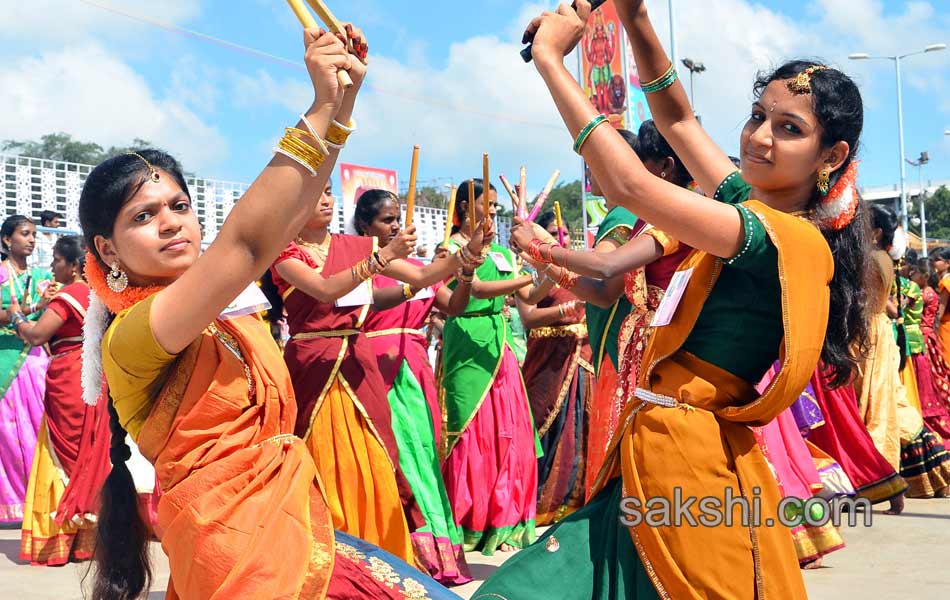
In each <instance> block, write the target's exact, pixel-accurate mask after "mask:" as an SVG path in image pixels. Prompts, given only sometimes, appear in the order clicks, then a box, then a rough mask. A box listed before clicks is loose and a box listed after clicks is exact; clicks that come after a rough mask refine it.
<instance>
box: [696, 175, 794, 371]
mask: <svg viewBox="0 0 950 600" xmlns="http://www.w3.org/2000/svg"><path fill="white" fill-rule="evenodd" d="M750 190H751V187H750V186H749V184H747V183H746V182H745V181H743V180H742V177H741V175H740V174H739V172H738V171H736V172H735V173H733V174H732V175H730V176H729V177H727V178H726V179H725V180H724V181H723V182H722V184H721V185H720V186H719V188H718V189H717V190H716V194H715V196H714V197H715V199H716V200H719V201H720V202H725V203H726V204H731V205H733V206H735V207H736V210H738V211H739V216H740V217H741V218H742V226H743V229H744V230H745V240H744V241H743V244H742V247H741V248H740V249H739V253H738V254H736V255H735V256H734V257H732V258H731V259H729V260H726V261H723V267H722V272H721V274H720V275H719V279H718V281H717V282H716V284H715V286H714V287H713V289H712V292H711V293H710V295H709V298H708V299H707V300H706V304H705V305H703V309H702V311H701V312H700V314H699V318H698V319H697V321H696V325H695V327H694V328H693V331H692V332H691V333H690V335H689V337H688V338H687V339H686V342H685V343H684V344H683V349H684V350H686V351H688V352H691V353H692V354H695V355H696V356H698V357H699V358H701V359H703V360H705V361H706V362H709V363H712V364H714V365H716V366H717V367H719V368H721V369H725V370H726V371H729V372H730V373H732V374H733V375H736V376H737V377H741V378H742V379H744V380H746V381H748V382H750V383H753V384H755V383H758V382H759V380H760V379H761V378H762V376H763V375H764V374H765V372H766V371H767V370H768V369H769V367H771V366H772V364H773V363H774V362H775V361H776V360H777V359H778V352H779V345H780V344H781V341H782V336H783V335H784V332H783V326H782V289H781V285H780V283H779V277H778V250H776V248H775V245H774V244H773V243H772V240H771V239H770V238H769V236H768V233H767V232H766V231H765V227H764V226H763V225H762V222H761V221H759V219H758V218H757V217H756V216H755V215H754V214H753V213H752V211H750V210H749V209H748V208H746V207H745V206H742V205H740V204H739V203H740V202H745V201H746V200H749V193H750Z"/></svg>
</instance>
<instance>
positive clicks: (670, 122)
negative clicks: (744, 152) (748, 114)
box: [616, 0, 736, 195]
mask: <svg viewBox="0 0 950 600" xmlns="http://www.w3.org/2000/svg"><path fill="white" fill-rule="evenodd" d="M616 5H617V13H618V14H619V16H620V21H621V22H622V23H623V28H624V29H625V30H626V32H627V36H628V39H629V40H630V42H631V44H632V47H633V56H634V58H635V59H636V63H637V72H638V73H639V74H640V80H641V81H643V82H647V81H653V80H655V79H657V78H658V77H660V76H662V75H663V74H664V73H665V72H666V70H667V69H668V68H669V66H670V64H671V63H670V59H669V57H667V55H666V52H665V51H664V50H663V44H662V43H660V39H659V37H658V36H657V35H656V31H655V30H654V29H653V24H652V23H651V22H650V16H649V15H648V14H647V8H646V6H645V5H644V3H643V2H642V0H619V1H617V2H616ZM673 66H674V67H675V66H676V65H673ZM646 97H647V103H648V104H649V105H650V113H651V114H652V115H653V121H654V122H655V123H656V126H657V129H659V130H660V133H661V134H663V137H664V138H665V139H666V141H667V142H669V144H670V146H671V147H672V148H673V151H674V152H676V155H677V156H679V157H680V159H681V160H682V161H683V164H684V165H686V168H687V169H688V170H689V173H690V175H692V176H693V178H694V179H695V180H696V182H697V183H698V184H699V187H700V188H702V190H703V191H704V192H705V193H706V194H708V195H712V193H713V192H715V190H716V188H717V187H718V186H719V184H720V183H722V180H723V179H725V178H726V176H728V175H729V174H730V173H732V172H733V171H735V170H736V167H735V165H733V164H732V161H731V160H729V156H728V155H727V154H726V153H725V152H723V151H722V150H721V149H720V148H719V146H717V145H716V142H714V141H713V140H712V138H711V137H709V135H708V134H707V133H706V131H705V130H704V129H703V127H702V125H700V123H699V121H698V120H697V119H696V116H695V114H694V113H693V109H692V107H691V106H690V105H689V98H688V97H687V95H686V90H685V88H684V87H683V84H682V83H681V82H680V81H679V80H677V81H676V82H675V83H674V84H673V85H671V86H670V87H668V88H666V89H665V90H662V91H659V92H654V93H651V94H646Z"/></svg>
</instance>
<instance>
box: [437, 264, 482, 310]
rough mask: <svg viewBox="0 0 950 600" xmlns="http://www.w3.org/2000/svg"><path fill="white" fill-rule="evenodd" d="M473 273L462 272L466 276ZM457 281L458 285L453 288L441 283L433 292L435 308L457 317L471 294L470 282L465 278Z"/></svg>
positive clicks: (466, 304)
mask: <svg viewBox="0 0 950 600" xmlns="http://www.w3.org/2000/svg"><path fill="white" fill-rule="evenodd" d="M474 274H475V272H474V271H472V272H469V273H465V272H463V275H464V276H465V277H466V278H467V277H471V276H473V275H474ZM457 281H458V285H456V286H455V289H454V290H451V289H449V286H447V285H443V286H442V287H440V288H439V289H438V290H437V291H436V293H435V308H436V310H438V311H440V312H443V313H445V314H446V315H448V316H450V317H457V316H459V315H460V314H462V313H464V312H465V308H466V307H467V306H468V302H469V300H470V299H471V295H472V284H471V283H467V282H466V281H465V279H458V280H457Z"/></svg>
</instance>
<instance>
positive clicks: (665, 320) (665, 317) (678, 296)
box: [650, 269, 693, 327]
mask: <svg viewBox="0 0 950 600" xmlns="http://www.w3.org/2000/svg"><path fill="white" fill-rule="evenodd" d="M692 276H693V270H692V269H686V270H685V271H677V272H676V273H674V274H673V277H672V279H670V285H669V286H668V287H667V288H666V294H664V296H663V300H661V301H660V306H659V307H657V309H656V313H654V315H653V322H652V323H650V327H663V326H665V325H669V324H670V321H672V320H673V315H674V314H676V308H677V307H678V306H679V305H680V300H682V299H683V294H685V293H686V285H687V284H688V283H689V278H690V277H692Z"/></svg>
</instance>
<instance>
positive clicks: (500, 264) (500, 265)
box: [488, 252, 514, 273]
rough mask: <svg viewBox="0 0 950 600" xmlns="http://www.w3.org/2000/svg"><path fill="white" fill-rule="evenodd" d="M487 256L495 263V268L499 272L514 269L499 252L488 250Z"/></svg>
mask: <svg viewBox="0 0 950 600" xmlns="http://www.w3.org/2000/svg"><path fill="white" fill-rule="evenodd" d="M488 257H489V258H491V260H492V262H493V263H495V268H497V269H498V271H499V272H501V273H511V272H512V271H513V270H514V269H513V268H512V266H511V265H510V264H509V263H508V259H507V258H505V255H504V254H502V253H501V252H489V253H488Z"/></svg>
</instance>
